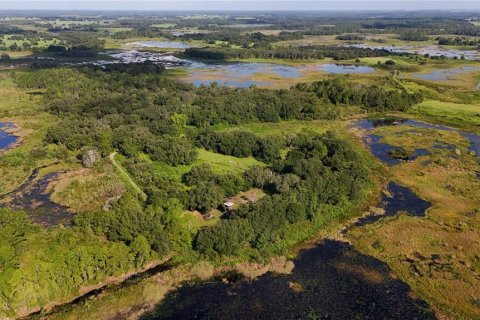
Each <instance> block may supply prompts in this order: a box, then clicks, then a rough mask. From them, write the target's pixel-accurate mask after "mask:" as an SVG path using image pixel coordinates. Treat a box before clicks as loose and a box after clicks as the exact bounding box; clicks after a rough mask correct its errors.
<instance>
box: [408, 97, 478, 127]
mask: <svg viewBox="0 0 480 320" xmlns="http://www.w3.org/2000/svg"><path fill="white" fill-rule="evenodd" d="M410 113H412V114H414V115H419V116H428V117H433V118H435V119H437V120H440V121H442V122H444V123H447V124H451V125H455V126H460V127H473V128H477V129H480V103H477V104H461V103H451V102H442V101H436V100H425V101H423V102H422V103H420V104H419V105H417V106H415V107H413V108H412V110H410Z"/></svg>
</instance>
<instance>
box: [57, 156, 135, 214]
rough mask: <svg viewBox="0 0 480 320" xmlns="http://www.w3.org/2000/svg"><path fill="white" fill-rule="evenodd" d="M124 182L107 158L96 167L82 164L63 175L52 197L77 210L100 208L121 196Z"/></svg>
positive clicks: (59, 178) (123, 190) (124, 189)
mask: <svg viewBox="0 0 480 320" xmlns="http://www.w3.org/2000/svg"><path fill="white" fill-rule="evenodd" d="M125 185H126V184H125V183H124V182H123V181H122V179H121V178H120V177H119V176H118V175H117V173H116V172H115V169H114V168H113V166H112V164H111V163H109V162H108V161H105V160H104V161H103V162H102V163H100V164H97V165H96V166H95V168H93V169H88V168H82V167H80V166H79V167H78V168H76V169H75V168H70V170H69V171H67V172H65V173H62V174H60V176H59V177H58V179H57V181H55V183H54V184H53V186H52V188H53V192H52V195H51V199H52V201H54V202H56V203H59V204H62V205H64V206H66V207H68V208H69V209H70V210H72V211H74V212H83V211H99V210H101V209H102V207H103V206H104V205H105V204H106V203H107V202H108V201H109V199H116V198H118V197H120V196H121V195H122V194H123V193H124V192H125V191H126V187H125Z"/></svg>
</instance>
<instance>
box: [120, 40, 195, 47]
mask: <svg viewBox="0 0 480 320" xmlns="http://www.w3.org/2000/svg"><path fill="white" fill-rule="evenodd" d="M127 46H129V47H143V48H164V49H188V48H192V47H193V46H192V45H190V44H188V43H185V42H177V41H136V42H130V43H127Z"/></svg>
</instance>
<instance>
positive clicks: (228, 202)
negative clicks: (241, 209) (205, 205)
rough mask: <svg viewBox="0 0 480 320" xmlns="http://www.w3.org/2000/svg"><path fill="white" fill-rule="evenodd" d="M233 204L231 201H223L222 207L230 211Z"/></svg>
mask: <svg viewBox="0 0 480 320" xmlns="http://www.w3.org/2000/svg"><path fill="white" fill-rule="evenodd" d="M234 206H235V203H234V202H233V201H226V202H224V203H223V208H224V209H225V211H231V210H232V209H233V207H234Z"/></svg>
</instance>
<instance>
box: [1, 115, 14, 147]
mask: <svg viewBox="0 0 480 320" xmlns="http://www.w3.org/2000/svg"><path fill="white" fill-rule="evenodd" d="M14 127H15V126H14V125H13V123H10V122H0V151H2V150H6V149H8V148H10V147H11V146H13V145H14V144H15V142H17V141H18V137H16V136H14V135H13V134H10V133H8V132H6V131H5V129H9V128H14Z"/></svg>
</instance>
